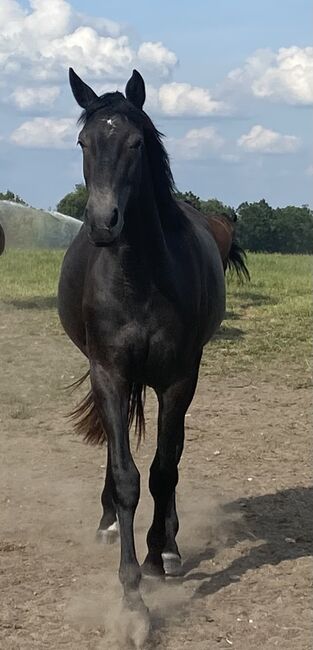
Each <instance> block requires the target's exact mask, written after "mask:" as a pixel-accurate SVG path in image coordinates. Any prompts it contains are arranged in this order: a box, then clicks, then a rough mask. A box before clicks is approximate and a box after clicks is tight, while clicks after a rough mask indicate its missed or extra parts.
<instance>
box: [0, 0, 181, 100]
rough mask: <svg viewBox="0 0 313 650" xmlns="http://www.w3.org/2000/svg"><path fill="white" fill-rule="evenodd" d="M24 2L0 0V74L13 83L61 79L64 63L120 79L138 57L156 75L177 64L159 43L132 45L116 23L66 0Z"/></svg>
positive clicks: (166, 73) (91, 73) (91, 75)
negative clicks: (81, 10)
mask: <svg viewBox="0 0 313 650" xmlns="http://www.w3.org/2000/svg"><path fill="white" fill-rule="evenodd" d="M29 4H30V9H29V10H28V11H27V10H23V9H22V6H21V5H20V4H19V3H18V2H17V1H16V0H1V7H0V33H1V41H0V70H1V73H0V77H1V76H2V77H4V78H6V79H7V83H8V84H11V85H12V86H13V84H14V83H16V82H18V85H21V79H23V81H24V83H25V81H26V80H27V81H31V82H35V83H36V82H40V83H42V82H46V81H47V82H50V83H51V81H52V82H56V81H58V82H60V81H62V82H63V81H65V80H66V78H67V74H66V73H67V68H68V66H69V65H73V66H75V68H76V69H77V72H78V73H79V74H83V75H88V77H89V79H98V78H99V79H100V78H101V79H103V81H104V82H106V81H111V80H114V81H117V80H119V79H123V81H125V79H126V78H127V75H129V73H130V71H131V68H132V67H134V66H136V64H138V63H139V64H142V65H143V66H144V68H145V70H146V71H149V72H151V73H154V74H157V75H159V76H160V77H161V78H163V77H168V76H169V74H170V73H171V71H172V69H173V68H174V67H175V65H176V64H177V57H176V55H175V54H174V52H172V51H170V50H169V49H168V48H167V47H166V46H165V45H163V44H162V43H160V42H156V43H152V42H149V43H142V44H141V45H140V46H139V48H138V50H137V48H136V47H135V46H134V45H133V44H132V43H131V42H130V38H129V36H128V35H127V34H123V33H122V30H121V28H120V26H119V25H117V23H114V22H112V21H108V20H106V19H104V18H99V20H98V19H95V18H89V17H88V16H84V15H82V14H79V13H76V12H75V11H74V10H73V8H72V7H71V5H70V3H69V2H67V1H66V0H49V2H47V1H46V0H30V2H29ZM12 89H13V88H12Z"/></svg>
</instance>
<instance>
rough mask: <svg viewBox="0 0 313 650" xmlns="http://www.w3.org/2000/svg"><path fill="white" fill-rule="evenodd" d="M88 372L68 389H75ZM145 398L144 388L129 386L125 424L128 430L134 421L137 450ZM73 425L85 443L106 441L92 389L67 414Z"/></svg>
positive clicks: (143, 423)
mask: <svg viewBox="0 0 313 650" xmlns="http://www.w3.org/2000/svg"><path fill="white" fill-rule="evenodd" d="M89 375H90V371H89V370H88V371H87V372H86V373H85V374H84V375H83V376H82V377H80V378H79V379H78V380H77V381H76V382H74V383H73V384H71V386H68V388H77V387H78V386H81V385H82V383H83V382H84V381H85V379H87V377H89ZM145 396H146V387H145V386H143V385H142V384H133V385H132V386H131V389H130V392H129V398H128V416H127V422H128V427H129V428H130V427H131V426H132V424H133V422H134V421H135V435H136V437H137V449H138V447H139V446H140V443H141V441H142V439H143V438H144V436H145V415H144V406H145ZM69 417H70V419H71V420H72V422H73V423H74V430H75V431H76V433H77V434H79V435H82V436H83V439H84V440H85V442H87V443H89V444H91V445H103V444H104V443H105V442H106V441H107V439H108V436H107V432H106V431H105V428H104V426H103V424H102V421H101V419H100V416H99V413H98V409H97V407H96V404H95V401H94V396H93V392H92V389H91V390H90V391H89V392H88V393H87V395H86V396H85V397H84V398H83V399H82V400H81V402H80V403H79V404H78V406H77V407H76V408H75V409H74V410H73V411H72V412H71V413H70V414H69Z"/></svg>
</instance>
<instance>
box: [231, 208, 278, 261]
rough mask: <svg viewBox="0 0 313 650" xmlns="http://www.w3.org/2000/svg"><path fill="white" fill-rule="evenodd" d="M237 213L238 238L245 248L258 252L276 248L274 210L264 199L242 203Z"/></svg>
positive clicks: (270, 250)
mask: <svg viewBox="0 0 313 650" xmlns="http://www.w3.org/2000/svg"><path fill="white" fill-rule="evenodd" d="M237 214H238V238H239V240H240V243H241V245H242V246H243V247H244V248H248V249H249V250H251V251H258V252H265V251H268V252H273V251H275V250H276V241H275V235H274V233H273V210H272V208H271V206H270V205H269V204H268V203H267V202H266V201H265V200H264V199H262V200H261V201H259V202H258V203H257V202H255V203H248V202H247V201H245V202H244V203H241V204H240V205H239V207H238V209H237Z"/></svg>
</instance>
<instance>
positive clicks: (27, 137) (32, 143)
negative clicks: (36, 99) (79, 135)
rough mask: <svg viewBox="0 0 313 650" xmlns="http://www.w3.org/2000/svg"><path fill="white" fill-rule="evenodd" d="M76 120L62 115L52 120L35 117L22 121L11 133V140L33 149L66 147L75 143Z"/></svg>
mask: <svg viewBox="0 0 313 650" xmlns="http://www.w3.org/2000/svg"><path fill="white" fill-rule="evenodd" d="M75 132H76V120H75V119H73V118H70V117H63V118H61V119H58V120H53V119H51V118H48V117H35V118H34V119H33V120H29V121H27V122H23V124H21V125H20V126H19V127H18V128H17V129H16V130H15V131H13V133H12V134H11V140H12V142H14V143H15V144H16V145H18V146H20V147H28V148H33V149H66V148H68V147H73V146H74V144H75Z"/></svg>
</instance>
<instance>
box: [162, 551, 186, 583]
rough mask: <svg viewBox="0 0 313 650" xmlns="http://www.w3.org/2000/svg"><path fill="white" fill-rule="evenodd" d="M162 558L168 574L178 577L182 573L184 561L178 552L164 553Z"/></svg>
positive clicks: (165, 571)
mask: <svg viewBox="0 0 313 650" xmlns="http://www.w3.org/2000/svg"><path fill="white" fill-rule="evenodd" d="M162 560H163V568H164V573H165V575H166V576H169V577H170V576H172V577H173V578H177V577H178V576H181V575H182V573H183V571H182V561H181V557H180V556H179V555H177V553H162Z"/></svg>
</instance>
